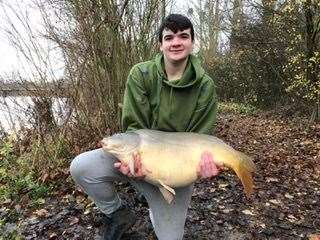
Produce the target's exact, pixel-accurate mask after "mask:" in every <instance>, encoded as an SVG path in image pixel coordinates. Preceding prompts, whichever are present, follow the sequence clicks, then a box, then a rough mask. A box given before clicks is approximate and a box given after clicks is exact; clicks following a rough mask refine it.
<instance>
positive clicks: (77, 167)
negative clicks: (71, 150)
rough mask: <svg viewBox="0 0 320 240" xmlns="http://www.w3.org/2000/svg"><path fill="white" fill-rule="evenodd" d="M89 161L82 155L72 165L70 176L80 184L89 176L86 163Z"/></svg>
mask: <svg viewBox="0 0 320 240" xmlns="http://www.w3.org/2000/svg"><path fill="white" fill-rule="evenodd" d="M87 161H88V159H87V158H85V154H84V153H81V154H79V155H78V156H76V157H75V158H74V159H73V160H72V162H71V164H70V169H69V170H70V174H71V176H72V178H73V179H74V180H75V181H76V182H79V181H80V180H81V178H84V176H86V175H87V172H88V170H89V168H88V166H87V164H86V162H87Z"/></svg>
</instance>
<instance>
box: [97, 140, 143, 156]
mask: <svg viewBox="0 0 320 240" xmlns="http://www.w3.org/2000/svg"><path fill="white" fill-rule="evenodd" d="M100 144H101V146H102V148H103V149H105V150H107V151H108V152H109V153H113V154H126V153H132V152H134V151H135V150H137V148H138V145H139V144H137V145H136V146H132V147H130V148H128V147H127V148H122V147H121V145H118V144H114V143H112V140H111V141H110V139H108V138H104V139H102V140H101V141H100Z"/></svg>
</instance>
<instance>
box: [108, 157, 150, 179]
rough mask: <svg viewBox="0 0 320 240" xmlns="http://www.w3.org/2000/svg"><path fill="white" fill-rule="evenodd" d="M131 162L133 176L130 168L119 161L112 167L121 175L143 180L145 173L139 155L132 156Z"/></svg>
mask: <svg viewBox="0 0 320 240" xmlns="http://www.w3.org/2000/svg"><path fill="white" fill-rule="evenodd" d="M133 162H134V174H132V173H131V172H130V168H129V166H128V164H126V163H124V162H123V161H121V160H120V161H119V162H116V163H115V164H114V167H115V168H117V169H118V170H119V171H120V172H121V173H122V174H124V175H126V176H128V177H135V178H144V177H145V176H146V173H147V171H146V170H145V169H144V168H143V166H142V162H141V156H140V154H139V153H136V154H135V153H134V154H133Z"/></svg>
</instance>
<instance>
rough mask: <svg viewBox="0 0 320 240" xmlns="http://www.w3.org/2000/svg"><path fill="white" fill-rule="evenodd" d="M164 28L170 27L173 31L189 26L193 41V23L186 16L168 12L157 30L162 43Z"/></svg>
mask: <svg viewBox="0 0 320 240" xmlns="http://www.w3.org/2000/svg"><path fill="white" fill-rule="evenodd" d="M165 28H167V29H170V30H171V31H172V32H174V33H176V32H178V31H179V30H180V31H183V30H186V29H188V28H190V33H191V39H192V41H194V30H193V25H192V23H191V21H190V20H189V18H187V17H186V16H183V15H181V14H170V15H168V16H167V17H166V18H165V19H164V20H163V21H162V23H161V26H160V28H159V32H158V37H159V42H160V43H162V34H163V30H164V29H165Z"/></svg>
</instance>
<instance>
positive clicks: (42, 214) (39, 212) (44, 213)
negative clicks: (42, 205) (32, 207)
mask: <svg viewBox="0 0 320 240" xmlns="http://www.w3.org/2000/svg"><path fill="white" fill-rule="evenodd" d="M34 214H35V215H37V216H38V217H47V216H48V214H49V213H48V211H47V210H46V209H38V210H36V211H35V212H34Z"/></svg>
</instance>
